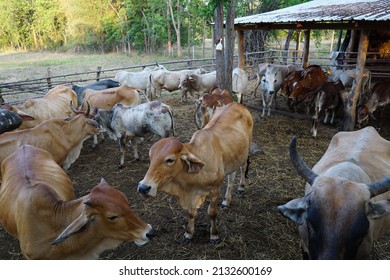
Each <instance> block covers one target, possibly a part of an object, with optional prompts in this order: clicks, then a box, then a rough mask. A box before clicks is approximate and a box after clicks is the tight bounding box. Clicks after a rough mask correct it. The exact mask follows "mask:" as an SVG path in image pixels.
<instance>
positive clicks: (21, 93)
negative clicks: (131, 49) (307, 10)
mask: <svg viewBox="0 0 390 280" xmlns="http://www.w3.org/2000/svg"><path fill="white" fill-rule="evenodd" d="M356 56H357V54H356V53H336V54H335V53H334V52H330V53H329V52H310V55H309V58H310V64H318V65H320V66H322V67H323V68H326V67H330V66H335V65H337V66H338V67H341V66H342V67H346V68H351V67H355V66H356ZM367 57H368V58H367V63H366V64H367V68H369V69H370V70H371V71H372V72H373V75H372V76H373V77H376V76H377V77H386V78H388V77H390V54H383V53H368V55H367ZM237 60H238V58H237V57H235V59H234V61H235V62H234V63H235V66H236V65H237V64H238V62H237ZM264 62H269V63H281V64H288V63H293V64H299V65H300V64H301V63H302V53H301V52H299V51H295V50H289V51H285V50H278V49H271V50H267V51H264V52H253V53H246V54H245V71H246V72H247V74H248V76H249V77H250V78H254V77H255V74H256V72H257V68H258V65H259V64H261V63H264ZM340 63H341V64H340ZM163 64H164V66H165V67H167V68H168V69H169V70H172V71H175V70H181V69H194V68H198V67H203V68H204V69H206V70H208V71H211V70H214V68H215V58H214V57H213V58H203V59H183V60H175V61H167V62H163ZM154 65H155V63H150V64H142V65H133V66H129V67H122V68H110V69H102V67H100V66H98V67H97V69H96V70H94V71H88V72H81V73H78V72H75V73H65V74H61V75H53V74H52V73H51V70H50V67H48V68H47V73H46V76H45V77H42V78H38V79H27V80H22V81H17V82H9V83H0V94H1V95H2V96H3V98H4V99H5V101H6V102H7V103H10V104H18V103H21V102H24V101H25V100H27V99H30V98H37V97H40V96H42V95H44V94H45V93H46V92H47V91H48V90H49V89H50V88H52V87H55V86H57V85H60V84H63V85H69V86H70V85H72V84H83V83H91V82H94V81H98V80H103V79H112V78H114V77H115V74H116V73H117V72H118V71H120V70H125V71H131V72H132V71H141V70H142V69H144V68H145V67H149V66H154Z"/></svg>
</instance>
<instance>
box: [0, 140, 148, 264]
mask: <svg viewBox="0 0 390 280" xmlns="http://www.w3.org/2000/svg"><path fill="white" fill-rule="evenodd" d="M37 163H39V164H37ZM1 172H2V174H4V176H3V182H2V184H1V188H0V223H1V224H2V226H3V228H4V229H5V230H6V231H7V232H9V233H10V234H11V235H12V236H13V237H15V238H17V239H18V240H19V244H20V248H21V251H22V254H23V256H24V257H25V258H26V259H54V260H59V259H97V258H98V257H99V255H100V254H101V253H102V252H103V251H106V250H109V249H115V248H116V247H118V246H119V244H121V243H122V242H123V241H133V242H135V243H136V244H137V245H143V244H145V243H147V242H148V241H149V239H150V238H151V237H152V236H153V229H152V227H151V226H150V225H148V224H146V223H145V222H144V221H143V220H142V219H141V218H140V217H139V216H138V215H137V214H136V213H134V212H133V211H132V209H131V208H130V206H129V202H128V200H127V198H126V196H125V194H124V193H122V192H120V191H118V190H117V189H115V188H113V187H111V186H109V185H108V183H107V182H106V181H105V180H104V179H102V180H101V182H100V183H99V184H98V185H97V186H95V187H94V188H93V189H92V190H91V192H90V193H89V194H87V195H85V196H83V197H80V198H75V195H74V190H73V186H72V182H71V180H70V178H69V177H68V175H67V174H66V173H65V172H64V170H62V169H61V167H60V166H59V165H58V164H57V163H56V161H55V160H54V158H53V156H52V155H51V154H50V153H48V152H47V151H45V150H42V149H39V148H36V147H33V146H30V145H23V146H21V147H20V148H18V149H17V150H16V151H15V152H14V153H12V154H11V155H10V156H9V157H7V158H6V159H5V160H4V161H3V163H2V164H1Z"/></svg>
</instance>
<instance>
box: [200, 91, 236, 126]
mask: <svg viewBox="0 0 390 280" xmlns="http://www.w3.org/2000/svg"><path fill="white" fill-rule="evenodd" d="M231 102H233V98H232V94H231V93H230V92H229V91H228V90H226V89H224V90H222V91H221V89H220V88H218V87H215V88H213V89H211V90H210V93H205V94H204V95H203V96H201V97H200V98H199V99H197V100H196V102H195V112H194V120H195V124H196V127H197V128H198V129H202V128H203V127H204V126H205V125H206V124H207V123H208V122H209V120H210V119H211V117H212V116H213V115H214V111H215V110H216V108H217V107H221V106H223V105H226V104H228V103H231Z"/></svg>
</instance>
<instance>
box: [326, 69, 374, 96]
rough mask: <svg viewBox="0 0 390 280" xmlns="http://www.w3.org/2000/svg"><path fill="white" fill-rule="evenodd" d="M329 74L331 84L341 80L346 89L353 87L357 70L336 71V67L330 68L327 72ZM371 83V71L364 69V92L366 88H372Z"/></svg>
mask: <svg viewBox="0 0 390 280" xmlns="http://www.w3.org/2000/svg"><path fill="white" fill-rule="evenodd" d="M326 72H327V74H328V81H329V82H337V80H340V81H341V82H342V83H343V85H344V87H346V88H348V87H352V83H353V80H354V78H355V73H356V71H355V69H335V68H334V67H332V68H328V69H327V70H326ZM370 83H371V71H370V70H368V69H364V72H363V80H362V90H363V92H366V88H370Z"/></svg>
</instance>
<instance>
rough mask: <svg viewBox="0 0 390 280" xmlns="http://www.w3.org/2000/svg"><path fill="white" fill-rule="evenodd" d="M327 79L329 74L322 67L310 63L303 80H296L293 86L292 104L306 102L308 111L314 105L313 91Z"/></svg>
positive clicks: (307, 111)
mask: <svg viewBox="0 0 390 280" xmlns="http://www.w3.org/2000/svg"><path fill="white" fill-rule="evenodd" d="M326 81H327V76H326V74H325V72H324V71H323V70H322V68H321V67H320V66H318V65H310V66H309V67H307V68H305V70H304V71H303V74H302V80H300V81H297V82H295V83H294V84H293V85H292V88H291V94H290V96H289V99H291V104H292V105H293V106H296V105H298V104H299V103H301V102H304V103H305V104H306V113H307V114H308V113H309V108H310V106H311V105H312V101H313V98H314V95H312V94H310V93H313V92H314V91H315V90H316V89H317V88H318V87H319V86H320V85H321V84H322V83H324V82H326Z"/></svg>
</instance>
